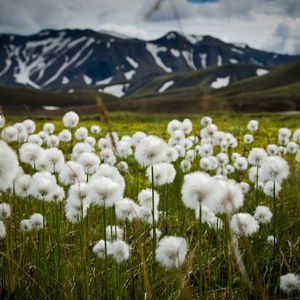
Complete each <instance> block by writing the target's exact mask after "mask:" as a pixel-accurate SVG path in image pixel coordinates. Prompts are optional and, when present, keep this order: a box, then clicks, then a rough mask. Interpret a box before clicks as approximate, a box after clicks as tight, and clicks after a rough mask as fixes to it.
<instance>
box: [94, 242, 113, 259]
mask: <svg viewBox="0 0 300 300" xmlns="http://www.w3.org/2000/svg"><path fill="white" fill-rule="evenodd" d="M105 243H106V247H107V253H108V254H110V253H111V243H110V242H105V241H104V240H100V241H98V242H97V243H96V244H95V245H94V247H93V252H94V253H95V254H96V255H97V256H98V257H99V258H105Z"/></svg>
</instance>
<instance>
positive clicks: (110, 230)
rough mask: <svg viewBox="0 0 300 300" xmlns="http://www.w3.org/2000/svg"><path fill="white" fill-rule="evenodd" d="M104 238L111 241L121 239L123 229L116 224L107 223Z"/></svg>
mask: <svg viewBox="0 0 300 300" xmlns="http://www.w3.org/2000/svg"><path fill="white" fill-rule="evenodd" d="M105 231H106V239H107V240H110V241H113V240H116V239H118V240H122V239H123V236H124V230H123V229H122V228H121V227H119V226H117V225H108V226H106V229H105Z"/></svg>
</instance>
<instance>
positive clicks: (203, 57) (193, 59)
mask: <svg viewBox="0 0 300 300" xmlns="http://www.w3.org/2000/svg"><path fill="white" fill-rule="evenodd" d="M299 64H300V56H299V55H298V56H297V55H283V54H277V53H273V52H266V51H262V50H257V49H253V48H251V47H249V46H248V45H245V44H233V43H225V42H223V41H221V40H219V39H216V38H214V37H211V36H198V35H187V34H183V33H180V32H169V33H167V34H166V35H164V36H163V37H161V38H159V39H156V40H152V41H144V40H140V39H136V38H129V37H125V36H119V35H117V34H115V33H113V34H112V33H108V32H96V31H92V30H75V29H74V30H70V29H67V30H44V31H41V32H39V33H37V34H34V35H30V36H20V35H13V34H0V105H1V106H2V107H10V108H11V110H12V111H14V110H15V109H16V107H17V106H19V107H23V108H24V107H26V108H28V111H32V110H35V109H40V108H41V107H50V109H52V108H53V107H54V108H55V110H56V109H58V108H59V109H63V108H62V107H69V108H70V107H71V106H73V107H77V106H78V107H80V109H82V108H83V106H88V108H87V111H89V110H90V111H91V112H93V111H94V108H91V107H93V105H94V103H95V95H97V94H98V95H99V94H100V95H101V96H102V98H103V100H104V102H105V104H106V105H107V107H108V108H109V109H110V110H136V111H147V112H150V111H152V112H160V111H164V112H169V111H173V112H176V111H187V112H194V110H195V107H197V108H198V109H199V110H205V109H217V110H219V109H234V110H237V109H240V108H241V107H242V108H243V107H246V109H247V110H248V111H249V110H261V109H266V110H282V109H283V110H294V109H300V105H299V103H300V65H299ZM119 98H120V99H119ZM265 102H266V103H267V104H266V103H265ZM254 103H255V105H254ZM273 104H274V105H273ZM90 106H91V107H90ZM23 108H22V109H23ZM22 109H21V110H22ZM66 109H67V108H66Z"/></svg>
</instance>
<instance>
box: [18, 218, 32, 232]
mask: <svg viewBox="0 0 300 300" xmlns="http://www.w3.org/2000/svg"><path fill="white" fill-rule="evenodd" d="M20 229H21V231H24V232H28V231H30V230H31V229H32V224H31V221H30V220H29V219H23V220H21V222H20Z"/></svg>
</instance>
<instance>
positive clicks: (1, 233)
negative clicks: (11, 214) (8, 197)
mask: <svg viewBox="0 0 300 300" xmlns="http://www.w3.org/2000/svg"><path fill="white" fill-rule="evenodd" d="M5 236H6V229H5V226H4V223H3V222H2V221H1V220H0V239H4V238H5Z"/></svg>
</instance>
